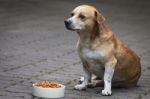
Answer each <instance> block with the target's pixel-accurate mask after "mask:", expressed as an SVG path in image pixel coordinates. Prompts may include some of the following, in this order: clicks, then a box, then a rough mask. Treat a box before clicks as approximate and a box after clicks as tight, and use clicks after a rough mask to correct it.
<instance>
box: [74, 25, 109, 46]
mask: <svg viewBox="0 0 150 99" xmlns="http://www.w3.org/2000/svg"><path fill="white" fill-rule="evenodd" d="M77 33H78V34H79V37H80V44H82V45H85V46H87V47H88V46H90V44H91V43H92V42H94V41H99V42H100V43H102V42H105V41H106V40H108V39H109V38H110V37H111V36H112V32H111V30H110V29H109V28H108V26H107V25H106V23H102V24H100V25H96V26H95V27H94V28H93V30H91V31H90V32H88V31H82V32H77Z"/></svg>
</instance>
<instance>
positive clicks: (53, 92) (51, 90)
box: [32, 81, 65, 98]
mask: <svg viewBox="0 0 150 99" xmlns="http://www.w3.org/2000/svg"><path fill="white" fill-rule="evenodd" d="M32 86H33V95H34V96H37V97H43V98H61V97H64V93H65V86H64V85H62V84H58V83H55V82H50V81H40V82H36V83H33V84H32Z"/></svg>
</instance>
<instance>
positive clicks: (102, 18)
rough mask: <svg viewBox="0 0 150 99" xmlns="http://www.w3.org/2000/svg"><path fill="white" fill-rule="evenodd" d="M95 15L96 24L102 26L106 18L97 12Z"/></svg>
mask: <svg viewBox="0 0 150 99" xmlns="http://www.w3.org/2000/svg"><path fill="white" fill-rule="evenodd" d="M94 15H95V19H96V22H97V23H98V24H99V25H100V24H102V23H103V22H104V21H105V18H104V16H103V15H102V14H100V13H99V12H98V11H95V12H94Z"/></svg>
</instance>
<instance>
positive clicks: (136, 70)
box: [65, 5, 141, 95]
mask: <svg viewBox="0 0 150 99" xmlns="http://www.w3.org/2000/svg"><path fill="white" fill-rule="evenodd" d="M65 26H66V28H67V29H69V30H73V31H76V32H77V33H78V35H79V41H78V44H77V47H78V53H79V56H80V59H81V61H82V64H83V68H84V71H85V74H86V75H85V77H84V78H83V77H82V78H81V81H82V83H80V84H77V85H76V86H75V89H77V90H83V89H85V88H86V87H87V86H88V85H92V86H96V85H97V84H95V83H94V82H92V81H91V77H92V75H95V76H97V77H98V78H100V79H101V84H102V83H104V90H102V95H111V94H112V92H111V88H112V86H114V87H134V86H136V84H137V82H138V79H139V77H140V75H141V65H140V58H139V57H138V56H137V55H136V54H135V53H134V52H133V51H132V50H131V49H129V48H128V47H127V45H125V44H124V43H123V42H122V41H121V40H119V39H118V38H117V37H116V36H115V35H114V34H113V32H112V31H111V30H110V29H109V28H108V26H107V25H106V23H105V18H104V17H103V16H102V14H101V13H100V12H98V10H97V9H96V8H95V7H93V6H89V5H81V6H78V7H76V8H75V9H74V10H73V11H72V13H71V17H70V18H68V19H66V20H65Z"/></svg>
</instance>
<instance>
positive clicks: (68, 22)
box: [64, 19, 73, 30]
mask: <svg viewBox="0 0 150 99" xmlns="http://www.w3.org/2000/svg"><path fill="white" fill-rule="evenodd" d="M64 23H65V26H66V28H67V29H68V30H73V29H72V28H71V24H72V22H71V21H70V20H68V19H66V20H65V21H64Z"/></svg>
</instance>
